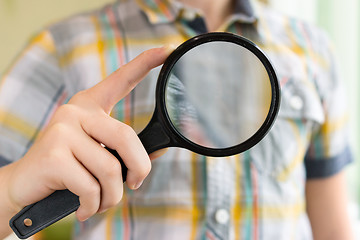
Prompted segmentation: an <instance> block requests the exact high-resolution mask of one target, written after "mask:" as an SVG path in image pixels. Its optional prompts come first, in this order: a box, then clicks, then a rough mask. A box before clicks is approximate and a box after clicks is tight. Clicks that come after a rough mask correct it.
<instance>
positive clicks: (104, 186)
mask: <svg viewBox="0 0 360 240" xmlns="http://www.w3.org/2000/svg"><path fill="white" fill-rule="evenodd" d="M71 141H73V142H75V143H80V142H81V145H79V144H74V145H73V146H74V147H73V149H72V152H73V153H74V155H75V156H76V158H77V159H78V161H80V162H81V163H82V165H84V166H85V167H86V169H87V170H88V171H89V172H91V174H92V175H94V176H95V177H96V179H97V180H98V182H99V183H100V186H101V203H100V208H99V211H100V212H101V211H104V210H106V209H108V208H110V207H113V206H115V205H117V204H118V203H119V202H120V200H121V198H122V195H123V181H122V175H121V165H120V163H119V161H118V160H117V158H115V157H114V156H113V155H112V154H111V153H110V152H109V151H107V150H106V149H105V148H103V147H102V146H101V145H100V144H99V143H98V142H96V141H95V140H93V139H92V138H89V137H88V136H87V135H86V134H85V133H84V132H82V133H79V134H77V135H76V137H73V138H72V139H71Z"/></svg>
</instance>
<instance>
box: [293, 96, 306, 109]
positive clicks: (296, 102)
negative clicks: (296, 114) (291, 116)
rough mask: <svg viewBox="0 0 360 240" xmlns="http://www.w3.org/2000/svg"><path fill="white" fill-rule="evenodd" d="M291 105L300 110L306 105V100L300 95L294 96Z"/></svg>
mask: <svg viewBox="0 0 360 240" xmlns="http://www.w3.org/2000/svg"><path fill="white" fill-rule="evenodd" d="M290 106H291V107H292V108H293V109H295V110H300V109H302V108H303V106H304V102H303V100H302V99H301V97H299V96H293V97H291V99H290Z"/></svg>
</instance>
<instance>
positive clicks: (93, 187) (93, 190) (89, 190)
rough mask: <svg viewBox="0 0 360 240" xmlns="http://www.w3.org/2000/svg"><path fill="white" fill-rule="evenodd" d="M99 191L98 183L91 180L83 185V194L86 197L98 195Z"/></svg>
mask: <svg viewBox="0 0 360 240" xmlns="http://www.w3.org/2000/svg"><path fill="white" fill-rule="evenodd" d="M100 192H101V188H100V185H99V184H98V183H95V182H92V183H90V184H87V186H86V187H85V194H86V196H88V197H99V196H100Z"/></svg>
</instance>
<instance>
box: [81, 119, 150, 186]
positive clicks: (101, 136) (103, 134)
mask: <svg viewBox="0 0 360 240" xmlns="http://www.w3.org/2000/svg"><path fill="white" fill-rule="evenodd" d="M97 122H101V123H102V126H101V128H96V127H93V126H94V125H96V123H97ZM83 129H84V130H85V131H86V133H87V134H88V135H90V136H91V137H93V138H95V139H97V140H98V141H100V142H101V143H103V144H105V145H106V146H107V147H109V148H111V149H114V150H116V151H117V152H118V154H119V155H120V157H121V158H122V160H123V161H124V163H125V165H126V166H127V168H128V172H127V177H126V183H127V185H128V187H129V188H131V189H137V188H139V187H140V185H141V184H142V182H143V180H144V179H145V177H146V176H147V175H148V174H149V172H150V169H151V162H150V159H149V156H148V154H147V152H146V150H145V149H144V147H143V145H142V143H141V141H140V140H139V138H138V136H137V135H136V133H135V132H134V130H133V129H132V128H131V127H129V126H128V125H126V124H124V123H121V122H119V121H117V120H116V119H113V118H112V117H110V116H108V115H106V114H103V115H98V116H97V118H93V119H91V120H89V121H87V122H84V123H83Z"/></svg>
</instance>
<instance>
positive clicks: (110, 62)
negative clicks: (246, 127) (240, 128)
mask: <svg viewBox="0 0 360 240" xmlns="http://www.w3.org/2000/svg"><path fill="white" fill-rule="evenodd" d="M243 2H244V1H237V4H236V6H235V8H234V14H233V15H232V16H231V17H230V18H229V19H228V21H226V22H225V23H224V24H223V25H222V26H221V27H220V29H219V31H229V32H234V33H237V34H239V35H242V36H245V37H247V38H249V39H251V40H252V41H254V42H255V43H256V44H258V45H259V46H260V47H261V48H262V49H263V50H264V51H265V52H266V53H267V55H268V56H269V57H270V59H271V61H272V62H273V64H274V66H275V68H276V70H277V73H278V77H279V81H280V84H281V88H282V104H281V109H280V112H279V116H278V119H277V121H276V123H275V124H274V126H273V128H272V129H271V131H270V132H269V134H268V135H267V136H266V137H265V138H264V139H263V140H262V141H261V142H260V143H259V144H258V145H256V146H255V147H253V148H252V149H250V150H248V151H246V152H244V153H242V154H239V155H236V156H232V157H226V158H209V157H204V156H199V155H197V154H194V153H192V152H189V151H187V150H184V149H176V148H173V149H170V150H169V151H168V152H167V153H166V154H165V155H164V156H162V157H161V158H159V159H156V160H155V161H153V168H152V171H151V173H150V175H149V176H148V178H147V179H146V180H145V182H144V184H143V185H142V187H141V188H140V189H139V190H136V191H131V190H129V189H126V190H125V195H124V198H123V200H122V201H121V203H120V204H119V206H118V207H117V208H113V209H111V210H109V211H107V212H106V213H104V214H102V215H97V216H95V217H93V218H91V219H90V220H88V221H87V222H85V223H78V224H77V225H76V228H75V237H76V238H77V239H87V240H88V239H181V240H183V239H246V240H248V239H254V240H255V239H276V240H281V239H284V240H288V239H311V238H312V237H311V229H310V224H309V220H308V218H307V214H306V210H305V196H304V194H305V193H304V192H305V191H304V188H305V181H306V179H307V178H318V177H326V176H329V175H332V174H334V173H336V172H338V171H340V170H341V169H342V168H343V167H344V166H345V165H346V164H347V163H349V162H350V161H351V156H350V153H349V150H348V144H347V141H346V138H347V136H346V125H347V120H348V118H347V111H346V104H345V102H344V94H343V89H342V86H341V83H340V82H339V78H338V76H337V72H336V66H335V64H334V59H333V55H332V49H331V44H330V43H329V41H328V39H327V38H326V36H325V35H324V33H323V32H321V31H319V30H318V29H316V28H315V27H313V26H310V25H308V24H306V23H304V22H301V21H298V20H296V19H293V18H290V17H285V16H282V15H279V13H276V12H274V11H272V10H271V9H268V8H267V7H265V6H262V5H254V6H250V5H247V4H245V5H244V4H243ZM206 31H207V30H206V26H205V24H204V21H203V18H202V14H201V12H198V11H196V9H190V8H187V7H185V6H183V5H181V4H180V3H178V2H175V1H174V2H173V1H168V0H163V1H155V0H137V1H135V0H134V1H132V0H124V1H119V2H116V3H115V4H112V5H108V6H106V7H104V8H103V9H101V10H99V11H95V12H91V13H86V14H81V15H78V16H75V17H72V18H69V19H66V20H64V21H62V22H60V23H58V24H55V25H52V26H50V27H48V28H47V29H45V30H44V31H43V32H41V33H40V34H39V35H37V36H36V37H35V38H33V40H32V41H31V43H30V44H29V46H28V47H27V48H26V49H25V50H24V51H23V53H22V55H21V56H20V58H19V59H18V60H17V61H16V62H15V64H14V65H13V67H12V68H11V69H9V71H8V72H7V73H5V75H4V78H3V80H2V81H1V82H0V84H1V85H0V86H1V89H0V91H1V92H0V163H1V164H6V163H8V162H10V161H15V160H17V159H19V158H20V157H22V156H23V154H25V153H26V151H27V150H28V149H29V147H30V146H31V144H32V143H33V141H34V139H35V138H36V136H37V135H38V133H39V131H41V129H42V128H43V127H44V126H45V125H46V124H47V122H48V120H49V118H50V117H51V116H52V114H53V112H54V111H55V109H56V108H57V107H58V106H59V105H61V104H63V103H65V102H66V101H67V100H68V99H69V98H70V97H71V96H72V95H73V94H75V93H76V92H78V91H79V90H82V89H86V88H89V87H91V86H93V85H94V84H96V83H97V82H99V81H101V80H102V79H104V78H105V77H106V76H107V75H109V74H110V73H112V72H113V71H115V70H116V69H117V68H118V67H119V66H121V65H123V64H125V63H127V62H129V61H130V60H131V59H133V58H134V57H135V56H137V55H138V54H139V53H141V52H142V51H144V50H146V49H149V48H152V47H158V46H162V45H164V44H167V43H173V44H180V43H182V42H183V41H185V40H187V39H188V38H190V37H192V36H194V35H196V34H198V33H202V32H206ZM158 72H159V68H157V69H155V70H153V71H152V72H151V73H150V74H149V76H148V77H147V78H146V79H145V80H144V81H143V82H141V83H140V84H139V85H138V86H137V87H136V88H135V89H134V91H132V92H131V94H129V95H128V96H127V97H125V98H124V99H123V100H122V101H120V102H119V103H118V104H117V105H116V107H115V108H114V110H113V112H112V116H113V117H115V118H117V119H119V120H120V121H123V122H125V123H127V124H129V125H130V126H132V127H133V128H134V129H135V130H136V131H137V132H139V131H140V130H141V129H143V128H144V126H145V125H146V123H147V122H148V121H149V119H150V117H151V114H152V112H153V109H154V101H155V96H154V92H155V91H154V89H155V85H156V79H157V74H158Z"/></svg>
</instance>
